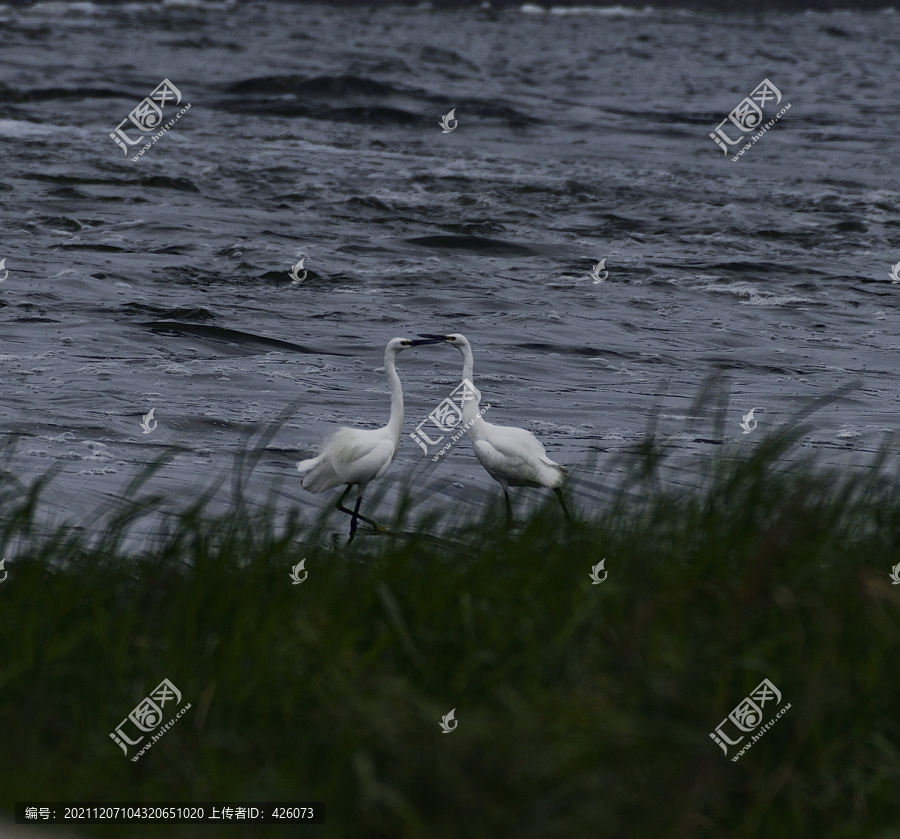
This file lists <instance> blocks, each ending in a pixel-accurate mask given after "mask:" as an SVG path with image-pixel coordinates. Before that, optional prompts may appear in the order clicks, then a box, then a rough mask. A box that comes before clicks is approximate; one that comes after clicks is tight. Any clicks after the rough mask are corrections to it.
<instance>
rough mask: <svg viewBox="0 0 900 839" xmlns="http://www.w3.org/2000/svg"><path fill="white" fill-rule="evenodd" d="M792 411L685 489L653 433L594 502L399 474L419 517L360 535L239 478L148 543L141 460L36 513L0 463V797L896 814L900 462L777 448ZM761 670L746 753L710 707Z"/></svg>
mask: <svg viewBox="0 0 900 839" xmlns="http://www.w3.org/2000/svg"><path fill="white" fill-rule="evenodd" d="M798 433H799V432H794V433H793V434H782V435H779V436H775V437H771V438H768V439H765V440H762V441H761V442H760V443H759V444H758V445H757V447H756V449H755V450H754V453H753V454H752V455H751V456H744V457H742V458H734V457H730V456H728V455H724V454H723V455H721V456H719V457H718V458H717V459H715V461H714V462H711V463H709V464H707V466H708V470H707V472H708V475H709V478H708V482H707V484H706V485H704V486H702V487H700V488H699V489H697V490H696V491H692V492H687V491H685V490H678V491H674V490H672V489H671V488H668V489H667V488H666V486H665V485H664V484H663V482H661V481H659V480H657V477H656V476H657V473H658V469H659V465H660V463H661V462H662V461H663V460H664V457H665V451H664V449H662V448H661V447H660V446H659V445H658V444H657V443H656V442H654V441H653V440H652V439H651V440H648V441H647V443H646V444H645V446H644V448H643V451H642V454H641V457H640V458H639V459H638V463H637V465H636V467H635V469H634V470H633V474H632V475H631V476H630V479H629V480H628V482H627V483H626V485H625V486H624V487H623V488H622V490H621V491H620V492H619V493H618V494H617V495H616V496H615V497H614V499H613V500H612V501H611V502H609V503H605V504H604V505H603V506H602V507H600V506H598V507H597V508H595V509H582V510H581V511H579V513H578V514H576V517H577V518H578V524H577V526H575V527H573V528H567V527H566V525H565V523H564V522H563V521H562V519H561V516H560V514H559V510H558V505H557V504H556V501H555V499H554V498H553V497H552V496H550V494H549V493H548V496H549V497H548V500H547V503H546V504H545V505H544V506H543V507H541V508H540V509H538V510H537V511H536V512H535V513H534V514H533V515H531V517H530V518H528V519H527V520H525V521H522V522H520V525H521V526H520V527H519V528H518V529H517V530H516V531H514V532H513V533H507V532H506V531H505V530H504V529H503V527H502V522H503V513H502V509H501V507H500V505H499V504H497V505H495V506H491V507H490V508H488V509H485V510H484V511H483V512H482V513H479V515H478V516H477V517H476V518H474V519H469V520H456V511H448V512H447V515H446V516H445V518H444V519H443V520H442V521H440V522H436V521H434V519H433V517H432V518H430V519H427V520H426V519H422V518H420V519H416V515H417V513H416V511H415V505H414V504H413V503H412V501H411V499H410V498H409V497H407V498H406V499H404V500H403V502H402V503H401V505H400V513H399V514H398V518H397V520H396V521H395V522H394V524H393V529H394V530H397V531H399V530H403V531H405V532H406V533H407V534H409V533H413V534H414V533H416V532H418V533H420V534H421V535H420V536H415V535H412V536H410V535H406V536H404V537H403V538H395V537H391V536H379V537H375V536H360V537H358V538H357V540H356V542H354V543H353V544H352V545H350V546H347V545H345V544H344V539H343V537H342V538H341V539H340V541H339V542H337V543H336V542H335V541H333V540H332V539H330V538H329V527H330V526H331V525H333V526H336V527H339V528H340V529H341V531H342V532H346V531H345V528H346V524H347V522H346V521H345V517H339V518H338V517H335V518H334V519H333V520H332V521H331V523H330V525H329V523H328V522H326V521H325V520H324V519H323V520H320V521H318V522H316V523H314V524H312V525H310V524H305V523H303V522H301V521H300V520H299V519H298V518H297V517H289V518H288V519H287V520H286V521H284V520H279V519H277V518H276V516H275V515H274V513H273V512H272V507H271V506H266V507H264V508H262V509H253V510H251V509H250V508H248V506H247V505H245V503H244V502H243V499H242V495H241V492H240V491H236V492H235V494H234V500H233V508H232V509H231V510H229V512H228V514H227V515H222V516H212V515H211V514H209V513H208V512H207V511H206V510H207V504H206V502H207V500H208V499H207V498H206V497H201V498H199V499H198V500H197V501H196V503H194V504H192V505H190V506H189V507H188V508H186V509H184V510H181V511H179V512H178V514H177V515H169V516H167V517H166V518H165V519H164V520H165V521H166V522H167V524H166V526H165V527H161V528H160V531H159V533H158V535H157V537H156V539H155V540H154V541H153V542H152V544H151V545H150V546H149V547H148V549H147V550H146V552H145V553H143V554H141V555H140V556H128V555H126V553H125V551H124V549H123V547H122V546H123V545H124V544H125V542H126V539H125V537H126V535H127V533H128V531H129V528H131V527H133V526H134V524H135V522H137V521H139V520H141V519H142V518H143V517H146V516H147V515H150V514H151V513H152V512H153V511H155V510H158V509H160V506H161V504H162V500H161V499H160V498H159V497H157V496H141V495H140V492H141V487H142V485H143V480H144V479H145V478H146V476H144V477H143V478H142V479H141V480H138V481H136V482H135V483H134V484H133V485H132V486H131V487H130V488H129V490H128V493H127V495H128V497H129V499H130V500H127V501H122V502H120V506H119V507H118V508H117V509H116V510H115V511H113V513H112V515H111V516H107V517H106V518H105V519H104V521H105V524H104V526H103V527H102V528H101V527H100V525H99V524H97V527H96V532H93V531H92V530H77V529H74V528H72V527H69V526H65V525H59V526H57V527H56V528H55V529H54V530H52V531H51V532H49V533H48V532H46V531H41V532H40V533H39V532H38V529H37V528H36V527H35V525H34V522H35V517H36V516H37V513H38V510H39V508H40V497H41V494H42V493H44V492H47V491H48V490H47V485H46V484H45V483H43V482H38V483H37V484H35V485H33V486H32V487H25V486H22V485H20V484H19V483H18V482H17V481H16V480H15V478H14V477H13V476H12V475H11V473H10V472H9V471H8V470H7V471H4V472H3V473H2V474H0V556H3V555H7V556H9V558H10V561H9V562H8V563H7V570H8V571H9V577H8V579H7V581H6V582H5V583H4V584H2V585H0V720H2V728H3V733H2V737H0V739H2V757H3V760H2V761H0V806H2V807H3V808H4V809H6V810H9V811H11V810H12V806H13V802H15V801H16V800H24V799H43V800H72V801H85V800H121V801H124V800H144V801H160V800H180V801H185V802H189V801H203V800H224V799H232V800H244V801H247V800H256V801H267V800H306V801H309V800H322V801H324V802H326V807H327V824H326V825H325V826H324V827H318V828H315V827H309V826H307V827H305V828H299V827H287V826H284V827H275V826H266V827H263V828H256V829H254V828H251V827H249V826H240V827H234V828H229V827H225V826H222V827H220V828H218V829H216V834H215V835H217V836H226V837H227V836H248V835H258V834H259V835H263V834H264V835H266V836H297V835H301V833H302V834H304V835H305V834H309V833H314V832H317V834H318V835H322V836H327V837H341V838H342V839H344V837H373V838H374V837H384V839H389V838H390V839H398V838H399V837H403V839H407V838H408V839H413V837H416V838H417V839H419V838H421V839H457V837H458V838H459V839H497V837H515V839H538V837H540V839H551V837H552V839H573V837H623V836H627V837H629V839H659V837H661V836H665V837H706V836H722V837H760V836H765V837H767V839H778V838H779V837H785V839H788V838H790V839H795V837H798V836H802V837H807V836H808V837H835V839H837V837H878V839H890V837H900V826H898V822H900V820H898V818H897V807H896V803H895V789H896V785H897V782H898V780H900V755H898V744H900V701H898V695H900V669H898V668H897V666H896V661H897V658H896V657H897V648H898V641H900V586H898V587H894V586H892V585H891V580H890V578H889V576H888V573H889V570H890V568H891V566H892V565H895V564H896V563H898V562H900V492H898V482H897V475H896V474H892V473H891V474H889V473H888V470H887V468H886V466H885V463H886V462H887V458H886V455H887V451H888V449H887V448H886V449H885V452H884V453H882V456H881V457H880V459H879V461H878V462H876V463H874V464H873V465H872V466H871V468H869V469H865V470H859V471H854V472H845V473H839V472H834V471H828V470H825V469H823V468H819V467H816V466H815V465H814V464H813V463H810V462H808V461H801V460H799V459H797V458H793V460H791V459H790V458H786V457H785V455H786V453H787V452H788V450H789V449H790V448H791V446H792V444H793V442H794V441H795V440H796V438H797V435H798ZM251 459H252V458H251ZM788 460H790V462H791V465H789V466H786V465H785V464H786V462H787V461H788ZM161 465H162V463H160V464H156V466H155V467H154V468H159V467H161ZM236 486H237V487H238V488H240V486H241V484H240V482H237V483H236ZM329 505H330V502H328V503H326V499H325V498H324V497H323V507H324V506H329ZM438 527H439V528H440V532H441V538H440V539H435V538H432V537H431V536H430V535H429V534H432V533H435V532H437V531H438ZM10 546H16V552H15V555H14V556H13V555H12V554H11V553H10V552H9V549H10ZM304 557H305V558H306V570H307V571H308V572H309V576H308V577H307V579H306V581H305V582H304V583H303V584H302V585H292V584H291V579H290V576H289V570H290V568H291V566H292V565H294V564H296V563H297V562H298V561H299V560H300V559H302V558H304ZM603 558H606V560H607V561H606V570H607V571H608V573H609V575H608V578H607V579H606V581H605V582H604V583H603V584H602V585H596V586H595V585H592V584H591V580H590V577H589V576H588V573H589V571H590V568H591V566H592V565H594V564H596V563H597V562H599V561H600V560H601V559H603ZM163 678H168V679H170V680H171V681H172V682H173V683H174V684H175V685H176V686H177V687H178V688H179V689H180V690H181V691H182V693H183V700H182V704H185V703H187V702H191V703H192V708H191V710H190V711H189V712H188V713H187V714H186V715H185V716H184V717H183V718H182V719H181V720H180V721H178V722H177V723H176V724H175V726H174V727H173V728H172V729H171V730H170V731H168V732H167V733H166V735H165V737H164V738H163V739H162V740H161V741H159V742H158V743H157V744H155V745H154V747H153V748H152V749H151V750H150V751H149V752H147V753H146V754H145V755H144V756H143V757H142V758H141V759H140V760H139V761H138V762H137V763H132V762H131V761H130V760H129V759H128V758H126V757H125V756H124V755H123V754H122V753H121V751H120V750H119V748H118V747H117V746H116V745H115V744H114V743H113V742H112V741H111V740H110V738H109V732H111V731H112V730H113V729H114V727H115V726H116V725H117V724H118V723H119V722H120V721H121V720H122V719H123V717H125V716H126V715H127V714H128V712H129V711H130V710H131V709H132V708H133V707H134V706H135V705H136V704H137V703H138V701H139V700H140V699H141V698H143V697H144V696H146V695H147V694H148V692H149V691H150V690H151V689H153V688H154V687H155V686H156V685H157V684H158V683H159V682H160V681H161V680H162V679H163ZM763 678H768V679H770V680H771V681H772V682H774V684H775V685H776V686H777V687H778V688H779V689H780V690H781V692H782V695H783V700H782V704H784V703H787V702H790V703H791V706H792V707H791V710H790V711H788V713H787V714H786V715H784V716H783V717H782V718H781V719H780V720H779V721H778V722H777V724H776V725H775V726H774V727H773V728H772V729H771V730H770V731H768V732H767V733H766V736H765V738H764V739H763V740H762V741H761V742H760V743H758V744H757V745H755V746H754V747H753V749H752V750H751V751H749V752H747V753H746V754H745V755H744V756H743V757H741V759H740V761H739V762H737V763H732V762H731V761H730V760H729V759H728V758H726V757H725V756H724V755H723V754H722V753H721V751H720V750H719V748H718V747H717V746H716V745H715V744H714V743H713V741H712V740H711V739H710V737H709V733H710V732H711V731H712V730H713V729H714V727H715V726H716V725H718V723H719V722H720V721H721V720H722V719H723V718H724V717H725V716H726V715H727V714H728V712H729V711H731V709H732V708H734V706H735V705H737V703H738V702H739V701H740V700H741V699H742V698H743V697H744V696H746V695H747V694H748V693H749V692H750V690H751V689H752V688H754V687H755V686H756V685H757V684H758V683H759V682H760V681H761V680H762V679H763ZM451 708H456V717H457V719H458V720H459V725H458V728H457V729H456V730H455V731H454V732H453V733H452V734H447V735H445V734H442V732H441V729H440V727H439V721H440V718H441V716H442V715H444V714H446V713H447V712H448V711H449V710H450V709H451ZM133 753H134V752H133V751H132V752H130V755H131V754H133ZM81 832H82V833H83V834H84V835H95V836H135V837H156V836H176V837H193V836H207V835H209V833H208V829H207V828H205V827H192V826H174V825H162V826H146V827H131V826H129V827H122V826H101V827H83V828H81Z"/></svg>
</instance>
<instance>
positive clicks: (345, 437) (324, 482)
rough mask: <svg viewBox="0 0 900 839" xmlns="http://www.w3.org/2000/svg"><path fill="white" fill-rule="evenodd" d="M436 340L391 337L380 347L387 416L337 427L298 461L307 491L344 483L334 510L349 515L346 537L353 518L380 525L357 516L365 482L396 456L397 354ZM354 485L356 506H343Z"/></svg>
mask: <svg viewBox="0 0 900 839" xmlns="http://www.w3.org/2000/svg"><path fill="white" fill-rule="evenodd" d="M437 343H440V341H438V340H437V339H434V338H426V339H424V340H420V341H413V340H411V339H409V338H392V339H391V340H390V341H388V344H387V346H386V347H385V349H384V368H385V372H386V373H387V376H388V381H389V382H390V385H391V418H390V419H389V420H388V424H387V425H386V426H384V428H376V429H360V428H339V429H338V430H337V431H335V432H334V434H332V435H331V437H329V438H328V439H327V440H326V441H325V442H324V443H323V444H322V449H321V454H320V455H319V456H318V457H312V458H310V459H309V460H301V461H300V462H299V463H298V464H297V471H299V472H301V473H302V474H303V484H302V485H303V488H304V489H306V490H309V491H310V492H325V490H327V489H332V488H333V487H336V486H340V485H341V484H346V485H347V488H346V489H345V490H344V492H343V494H342V495H341V497H340V498H339V499H338V502H337V504H336V505H335V506H336V507H337V508H338V510H340V511H341V512H343V513H347V514H348V515H349V516H350V538H349V539H348V542H352V541H353V537H354V536H355V535H356V527H357V521H358V520H359V519H362V521H364V522H367V523H368V524H371V525H372V526H373V527H374V528H375V529H376V530H380V529H381V526H380V525H379V524H377V523H376V522H374V521H372V519H369V518H366V517H365V516H363V515H360V512H359V505H360V504H362V499H363V492H365V489H366V486H367V485H368V483H369V481H373V480H375V479H376V478H380V477H381V476H382V475H384V473H385V472H387V470H388V467H389V466H390V465H391V463H392V462H393V460H394V458H395V457H396V456H397V450H398V449H399V448H400V434H401V432H402V430H403V388H402V386H401V384H400V376H398V375H397V364H396V360H397V355H398V353H401V352H403V350H406V349H409V348H410V347H417V346H420V345H422V344H437ZM354 485H355V486H356V487H357V495H356V507H354V509H352V510H349V509H348V508H347V507H345V506H344V499H345V498H346V497H347V493H348V492H350V490H351V489H352V488H353V486H354Z"/></svg>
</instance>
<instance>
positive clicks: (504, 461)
mask: <svg viewBox="0 0 900 839" xmlns="http://www.w3.org/2000/svg"><path fill="white" fill-rule="evenodd" d="M421 337H422V338H426V339H431V340H440V341H441V342H442V343H445V344H452V345H453V346H454V347H456V348H457V349H458V350H459V351H460V352H461V353H462V357H463V372H462V377H463V379H468V380H469V381H470V382H472V370H473V368H474V366H475V360H474V358H473V356H472V345H471V344H470V343H469V341H468V339H467V338H466V336H465V335H460V334H459V333H458V332H456V333H453V334H451V335H422V336H421ZM472 384H473V386H474V382H472ZM479 399H480V394H479ZM462 423H463V424H464V426H465V427H466V431H467V433H468V435H469V438H470V439H471V440H472V448H473V449H474V450H475V457H477V458H478V461H479V462H480V463H481V465H482V466H483V467H484V468H485V469H486V470H487V473H488V474H489V475H490V476H491V477H492V478H493V479H494V480H495V481H497V483H498V484H500V486H501V487H503V496H504V498H505V499H506V522H507V524H508V525H509V524H511V523H512V506H511V504H510V503H509V491H508V490H509V487H511V486H512V487H519V486H524V487H547V488H548V489H552V490H553V491H554V492H555V493H556V497H557V498H558V499H559V503H560V505H561V506H562V511H563V515H564V516H565V517H566V521H568V522H571V521H572V519H571V517H570V516H569V511H568V509H567V508H566V500H565V498H563V494H562V490H561V489H560V487H561V486H562V483H563V481H564V480H565V476H566V470H565V468H564V467H562V466H560V465H559V464H558V463H554V462H553V461H552V460H550V458H549V457H547V451H546V449H545V448H544V445H543V443H541V441H540V440H538V438H537V437H535V436H534V434H532V433H531V432H530V431H526V430H525V429H524V428H514V427H510V426H505V425H492V424H491V423H489V422H485V420H484V417H482V416H480V415H479V413H478V405H477V403H476V400H475V398H474V397H472V398H469V399H466V400H465V401H464V402H463V415H462Z"/></svg>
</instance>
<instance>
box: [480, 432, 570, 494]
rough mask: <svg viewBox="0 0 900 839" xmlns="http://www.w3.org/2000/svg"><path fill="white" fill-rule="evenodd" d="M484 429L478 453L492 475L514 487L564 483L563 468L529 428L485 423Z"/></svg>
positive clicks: (551, 485) (546, 485) (548, 485)
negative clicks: (548, 455) (551, 458)
mask: <svg viewBox="0 0 900 839" xmlns="http://www.w3.org/2000/svg"><path fill="white" fill-rule="evenodd" d="M481 432H482V433H481V439H479V440H476V441H475V442H474V449H475V456H476V457H477V458H478V460H479V462H480V463H481V465H482V466H484V468H485V469H486V470H487V471H488V472H489V473H490V475H491V476H492V477H494V478H496V479H497V480H502V481H506V482H507V483H508V484H510V485H511V486H545V487H555V486H559V484H560V483H561V482H562V476H563V474H564V471H563V469H562V467H561V466H559V465H558V464H556V463H554V462H553V461H552V460H550V458H549V457H547V452H546V450H545V449H544V446H543V444H542V443H541V441H540V440H538V439H537V437H535V436H534V435H533V434H532V433H531V432H530V431H526V430H525V429H524V428H514V427H507V426H502V425H486V427H484V428H482V429H481Z"/></svg>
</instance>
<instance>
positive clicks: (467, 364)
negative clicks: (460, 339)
mask: <svg viewBox="0 0 900 839" xmlns="http://www.w3.org/2000/svg"><path fill="white" fill-rule="evenodd" d="M459 351H460V352H461V353H462V356H463V371H462V377H463V379H468V380H469V381H470V382H472V384H473V385H474V384H475V382H474V381H473V379H472V376H473V371H474V369H475V359H474V357H473V356H472V347H471V346H470V345H469V344H468V343H466V344H460V345H459ZM476 416H478V403H477V402H476V401H475V400H474V399H467V400H466V401H465V403H464V404H463V422H465V423H468V422H470V421H471V420H473V419H475V417H476ZM469 430H471V426H469Z"/></svg>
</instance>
